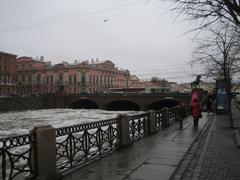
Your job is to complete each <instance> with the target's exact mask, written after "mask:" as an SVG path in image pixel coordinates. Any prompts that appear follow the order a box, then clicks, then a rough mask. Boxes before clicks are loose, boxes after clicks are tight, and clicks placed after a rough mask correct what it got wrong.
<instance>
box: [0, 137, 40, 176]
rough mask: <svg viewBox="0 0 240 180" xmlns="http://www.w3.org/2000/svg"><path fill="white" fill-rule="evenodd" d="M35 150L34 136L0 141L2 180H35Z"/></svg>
mask: <svg viewBox="0 0 240 180" xmlns="http://www.w3.org/2000/svg"><path fill="white" fill-rule="evenodd" d="M34 148H35V142H34V137H33V135H32V134H26V135H22V136H16V137H10V138H4V139H0V167H1V169H0V171H1V174H0V179H2V180H11V179H18V180H19V179H26V178H27V177H28V178H29V179H31V178H34V175H35V174H36V173H35V172H34V164H33V161H32V160H33V156H34V153H33V152H34Z"/></svg>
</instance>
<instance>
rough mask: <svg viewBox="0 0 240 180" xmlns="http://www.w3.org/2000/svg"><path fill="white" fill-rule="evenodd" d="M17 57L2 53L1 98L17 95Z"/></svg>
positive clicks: (0, 58) (0, 66)
mask: <svg viewBox="0 0 240 180" xmlns="http://www.w3.org/2000/svg"><path fill="white" fill-rule="evenodd" d="M16 57H17V55H14V54H9V53H6V52H0V96H10V95H14V94H16Z"/></svg>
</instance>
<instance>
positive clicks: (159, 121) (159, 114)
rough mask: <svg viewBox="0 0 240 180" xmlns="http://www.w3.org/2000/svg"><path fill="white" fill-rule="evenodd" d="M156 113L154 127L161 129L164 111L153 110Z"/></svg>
mask: <svg viewBox="0 0 240 180" xmlns="http://www.w3.org/2000/svg"><path fill="white" fill-rule="evenodd" d="M155 114H156V129H157V130H160V129H163V128H164V127H163V120H164V118H165V116H164V111H163V110H159V111H156V112H155Z"/></svg>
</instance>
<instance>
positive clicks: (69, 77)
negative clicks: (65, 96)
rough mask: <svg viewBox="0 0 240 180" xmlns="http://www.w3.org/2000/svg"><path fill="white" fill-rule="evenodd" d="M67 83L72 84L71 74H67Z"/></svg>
mask: <svg viewBox="0 0 240 180" xmlns="http://www.w3.org/2000/svg"><path fill="white" fill-rule="evenodd" d="M68 81H69V85H71V84H72V76H68Z"/></svg>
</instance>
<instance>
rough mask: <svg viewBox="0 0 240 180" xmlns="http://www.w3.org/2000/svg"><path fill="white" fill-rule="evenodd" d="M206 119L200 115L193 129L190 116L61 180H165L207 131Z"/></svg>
mask: <svg viewBox="0 0 240 180" xmlns="http://www.w3.org/2000/svg"><path fill="white" fill-rule="evenodd" d="M207 125H208V116H207V115H206V114H204V115H203V118H202V119H200V121H199V127H198V129H194V128H193V123H192V119H191V117H189V118H187V119H186V120H185V121H184V126H183V127H184V129H183V130H179V125H178V123H176V124H174V125H173V126H171V127H170V128H168V129H166V130H163V131H159V132H158V133H156V134H154V135H151V136H149V137H145V138H143V139H141V140H139V141H138V142H136V143H134V144H133V145H132V146H130V147H128V148H122V149H120V150H117V151H116V152H114V153H113V154H111V155H108V156H107V157H105V158H103V159H101V160H98V161H95V162H93V163H92V164H90V165H87V166H85V167H83V168H80V169H77V170H75V171H73V172H72V173H69V174H68V175H66V176H65V177H63V180H80V179H84V180H118V179H119V180H120V179H128V180H132V179H138V180H168V179H170V177H171V176H172V175H173V173H174V172H175V170H176V169H177V167H178V165H179V163H180V162H181V160H182V159H183V158H184V155H185V154H186V152H187V151H188V150H189V149H190V147H191V145H192V144H193V142H194V141H195V140H196V139H197V137H198V135H199V134H200V132H202V130H203V129H206V128H207Z"/></svg>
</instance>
